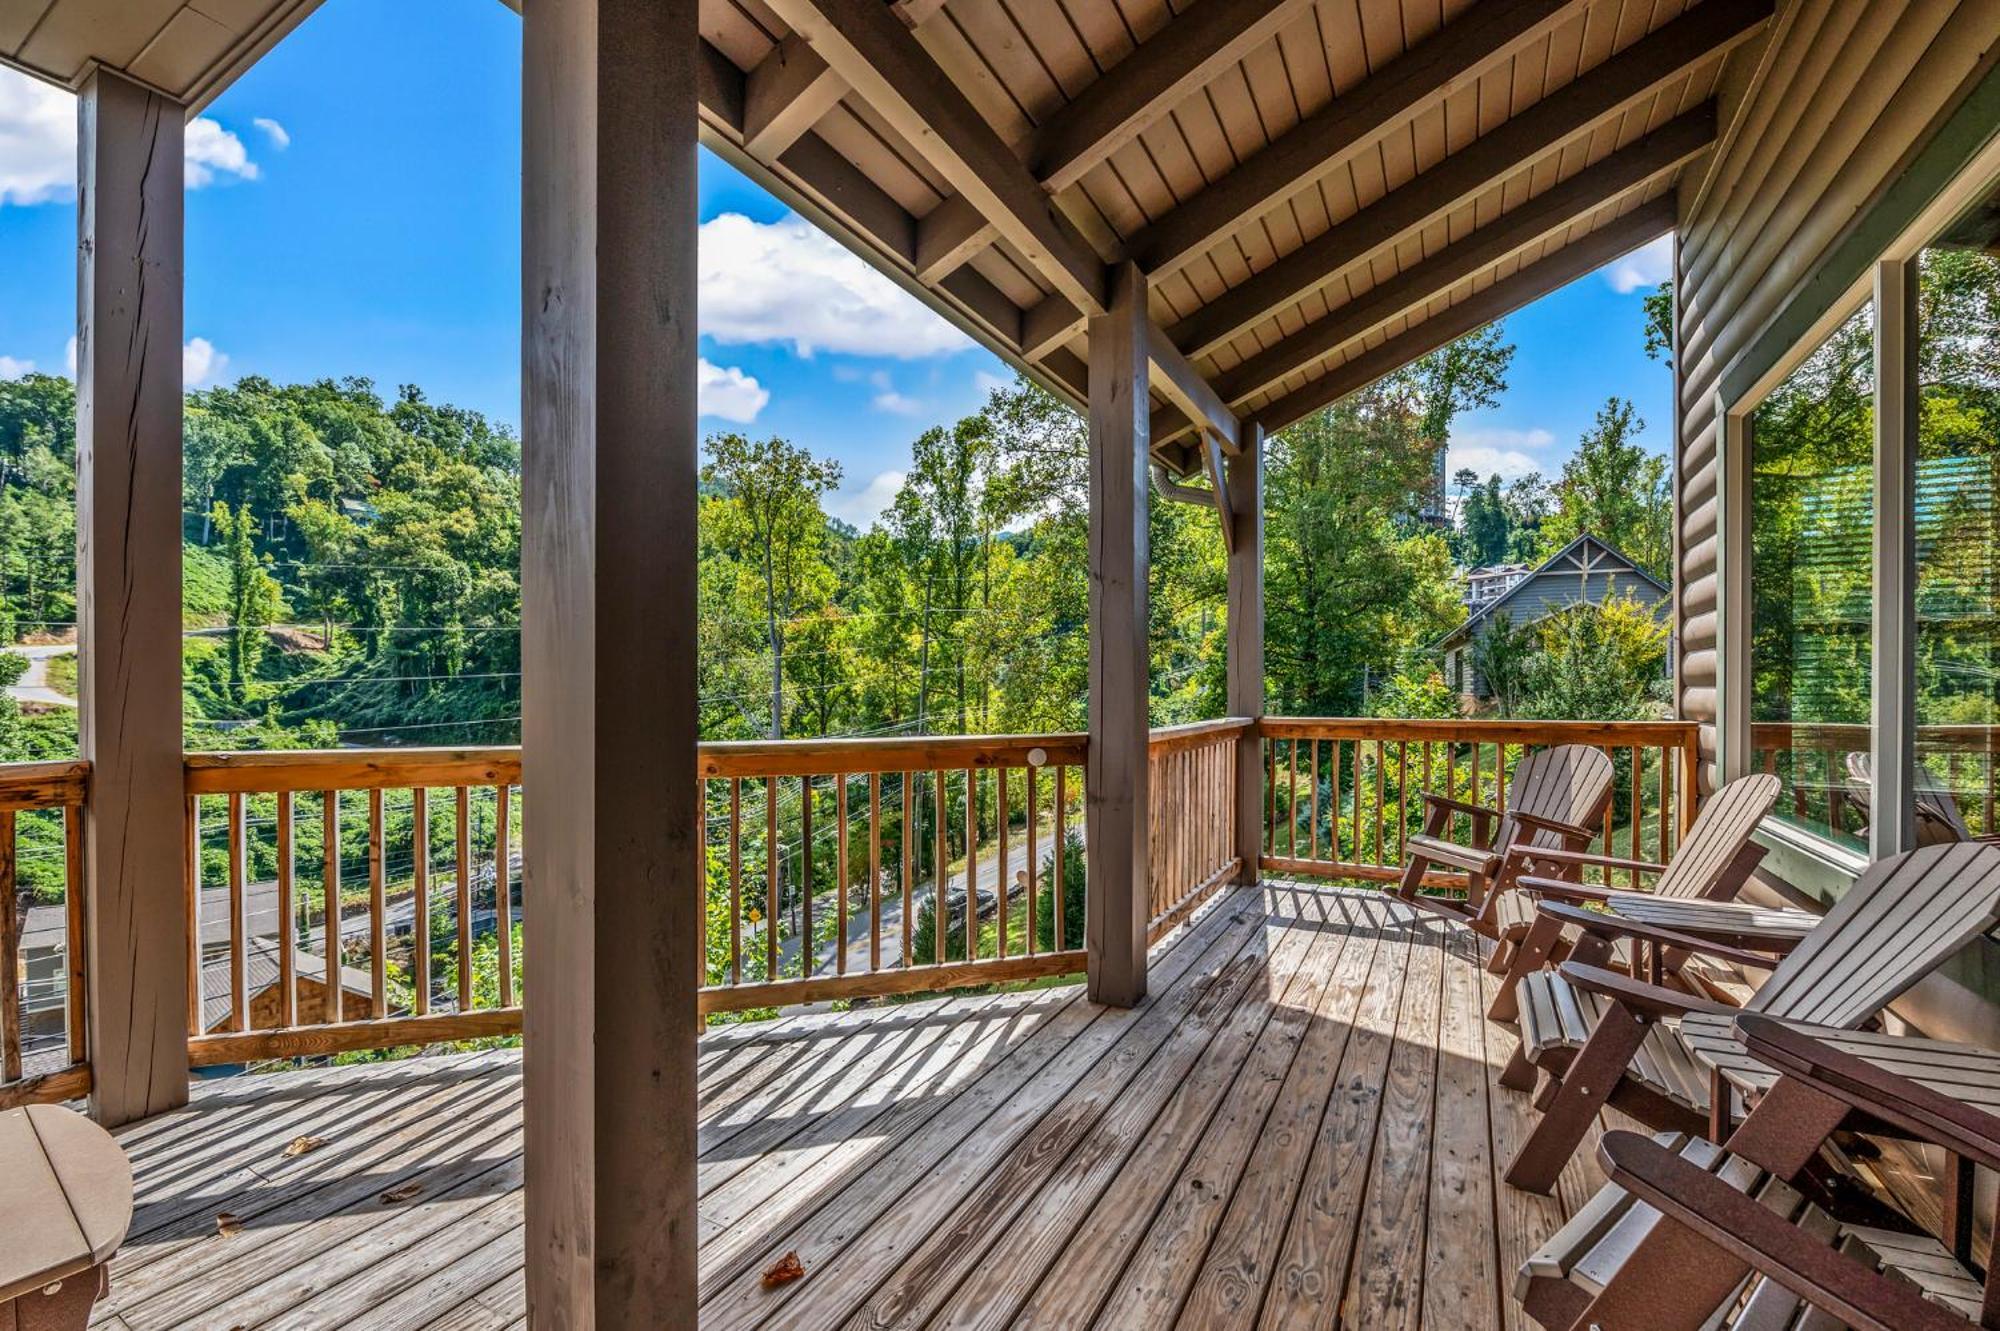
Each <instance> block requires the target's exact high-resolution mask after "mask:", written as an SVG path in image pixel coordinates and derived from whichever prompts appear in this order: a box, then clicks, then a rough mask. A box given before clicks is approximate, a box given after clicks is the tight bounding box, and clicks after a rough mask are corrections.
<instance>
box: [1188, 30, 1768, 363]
mask: <svg viewBox="0 0 2000 1331" xmlns="http://www.w3.org/2000/svg"><path fill="white" fill-rule="evenodd" d="M1771 9H1772V5H1771V0H1706V3H1703V4H1701V5H1698V6H1696V7H1695V8H1694V9H1692V10H1690V11H1688V12H1687V13H1686V14H1684V15H1683V16H1681V17H1680V18H1677V19H1675V20H1674V21H1673V22H1671V23H1669V24H1667V25H1666V26H1664V27H1662V28H1660V29H1659V30H1657V31H1656V32H1654V33H1653V34H1652V35H1650V36H1648V37H1645V38H1643V39H1641V40H1640V41H1639V42H1637V43H1635V44H1634V45H1632V46H1630V47H1627V48H1626V49H1625V50H1624V51H1622V52H1620V53H1619V54H1617V55H1615V56H1613V57H1612V58H1611V59H1610V60H1607V61H1606V62H1604V63H1603V64H1602V65H1599V66H1598V67H1597V68H1595V69H1593V70H1591V71H1590V72H1589V73H1587V74H1585V75H1584V76H1583V77H1582V78H1580V79H1577V80H1576V81H1575V82H1573V83H1570V84H1568V85H1566V86H1564V87H1563V88H1561V89H1559V90H1558V91H1556V92H1555V93H1553V94H1551V95H1550V96H1548V97H1547V98H1544V99H1543V100H1542V101H1539V102H1537V103H1535V104H1534V105H1533V106H1531V107H1529V108H1528V109H1527V110H1526V111H1524V112H1522V113H1521V114H1520V115H1517V116H1515V117H1514V118H1512V119H1511V120H1508V121H1506V122H1505V123H1503V124H1502V125H1501V126H1500V127H1499V128H1498V129H1497V130H1495V131H1494V132H1493V133H1491V134H1488V135H1486V136H1485V137H1483V138H1480V139H1477V140H1475V141H1474V142H1473V144H1472V146H1471V147H1470V148H1468V149H1467V150H1466V151H1464V152H1460V153H1454V154H1453V155H1452V156H1450V157H1447V158H1446V159H1445V160H1444V161H1443V162H1441V163H1440V164H1439V165H1438V166H1437V167H1436V168H1435V169H1434V170H1431V171H1426V172H1425V173H1423V174H1422V175H1420V176H1417V177H1415V178H1413V179H1412V180H1410V181H1409V182H1408V183H1406V184H1404V185H1401V186H1399V187H1397V188H1396V189H1393V190H1391V191H1390V192H1389V193H1388V194H1386V195H1384V196H1383V197H1382V198H1380V199H1379V200H1377V201H1376V202H1374V203H1373V204H1370V205H1369V206H1368V207H1366V208H1364V209H1362V210H1361V211H1360V212H1358V213H1356V214H1354V215H1353V216H1352V217H1349V218H1347V219H1346V220H1345V221H1343V222H1341V223H1340V224H1339V225H1337V226H1335V227H1333V228H1332V229H1330V230H1328V231H1326V232H1324V233H1322V234H1321V235H1319V236H1318V237H1316V238H1315V239H1313V240H1312V241H1310V242H1309V243H1307V244H1305V245H1303V246H1301V247H1300V248H1298V249H1296V250H1294V251H1292V252H1291V253H1290V254H1288V255H1286V256H1285V257H1284V258H1283V259H1280V260H1279V261H1278V262H1276V263H1274V264H1272V265H1271V266H1270V267H1268V268H1266V269H1264V270H1263V271H1262V272H1260V273H1258V274H1257V275H1256V276H1255V277H1253V278H1251V279H1250V280H1249V281H1247V282H1244V283H1241V284H1240V285H1238V286H1236V287H1235V288H1233V289H1232V290H1231V291H1229V292H1228V293H1227V294H1226V295H1224V296H1223V297H1222V298H1221V299H1219V300H1216V301H1214V302H1213V303H1211V304H1209V305H1207V306H1205V307H1204V308H1202V309H1200V310H1198V311H1196V312H1195V313H1194V314H1193V315H1191V316H1189V317H1188V318H1186V319H1184V320H1182V321H1181V322H1180V323H1179V324H1177V325H1176V326H1175V327H1174V328H1173V329H1171V330H1169V331H1170V332H1171V333H1172V335H1173V339H1174V344H1175V345H1176V346H1178V347H1180V349H1181V350H1182V351H1184V352H1186V353H1187V354H1188V355H1190V356H1194V357H1200V356H1202V355H1204V354H1206V353H1207V352H1208V351H1210V350H1212V349H1213V348H1215V347H1216V346H1218V345H1220V344H1221V343H1223V342H1225V341H1227V340H1228V339H1229V338H1231V337H1233V336H1234V335H1235V334H1236V333H1238V332H1240V331H1241V330H1243V329H1244V328H1246V327H1248V326H1249V325H1251V324H1254V323H1256V322H1257V321H1258V320H1260V319H1263V318H1265V317H1267V316H1269V315H1270V314H1271V313H1272V312H1273V311H1275V310H1277V309H1280V308H1282V307H1283V306H1285V305H1288V304H1290V303H1292V302H1293V301H1296V300H1298V299H1299V298H1300V297H1301V296H1303V295H1305V294H1307V293H1308V292H1311V291H1312V290H1314V289H1316V288H1317V287H1319V286H1321V285H1323V284H1324V283H1326V282H1329V281H1332V280H1334V279H1335V278H1337V277H1339V276H1340V275H1341V274H1343V273H1346V272H1348V271H1351V270H1352V269H1354V268H1355V267H1357V266H1358V265H1360V264H1363V263H1366V262H1367V261H1368V259H1369V258H1370V257H1371V256H1373V255H1375V254H1377V253H1379V252H1380V251H1382V250H1383V249H1385V248H1387V247H1388V246H1390V245H1393V244H1394V243H1395V242H1396V241H1397V239H1398V238H1399V237H1401V236H1403V235H1405V234H1407V233H1408V232H1410V231H1413V230H1416V229H1417V228H1419V227H1422V226H1424V225H1425V224H1426V223H1428V222H1429V221H1431V220H1432V219H1433V218H1435V217H1437V216H1439V215H1440V214H1442V213H1446V212H1449V211H1450V210H1451V209H1453V208H1455V207H1457V206H1458V205H1459V203H1460V202H1461V201H1462V200H1464V199H1466V198H1468V197H1470V196H1472V195H1475V194H1478V193H1479V192H1480V191H1482V190H1484V189H1487V188H1488V187H1490V186H1491V185H1493V184H1495V183H1497V182H1499V181H1501V180H1504V179H1505V178H1506V177H1507V176H1509V175H1512V174H1514V173H1515V172H1517V171H1519V170H1521V169H1522V168H1524V167H1526V166H1528V165H1529V164H1531V163H1533V162H1534V161H1535V159H1536V158H1538V157H1541V156H1542V155H1543V154H1545V153H1547V152H1549V151H1550V150H1551V149H1553V148H1556V147H1558V146H1559V145H1561V144H1562V143H1564V142H1566V141H1567V140H1569V139H1570V138H1572V137H1574V136H1576V135H1577V134H1580V133H1582V132H1583V131H1585V130H1587V129H1589V128H1590V127H1591V126H1593V125H1595V124H1596V123H1597V122H1598V121H1600V120H1602V119H1603V118H1604V117H1606V116H1609V115H1612V114H1614V113H1616V112H1617V111H1618V110H1620V109H1621V108H1622V107H1625V106H1627V105H1629V104H1631V103H1632V102H1635V101H1637V100H1638V99H1639V98H1641V97H1644V96H1646V95H1648V94H1650V93H1651V92H1653V91H1654V90H1655V89H1657V88H1658V87H1659V86H1660V85H1661V84H1663V83H1665V82H1667V81H1669V80H1671V79H1673V78H1675V77H1677V76H1678V75H1679V74H1680V73H1681V72H1682V71H1683V70H1684V69H1686V68H1687V67H1688V66H1689V65H1691V64H1696V63H1700V62H1703V61H1707V60H1711V59H1714V58H1716V57H1718V56H1719V55H1720V54H1722V53H1724V52H1726V51H1728V50H1729V49H1731V48H1732V47H1733V46H1735V45H1736V44H1737V43H1739V42H1741V41H1743V40H1746V39H1747V38H1748V37H1749V36H1750V35H1751V34H1753V33H1754V32H1755V31H1756V29H1757V28H1758V27H1759V26H1760V25H1761V24H1762V23H1763V22H1764V21H1765V20H1767V19H1768V18H1769V17H1770V15H1771Z"/></svg>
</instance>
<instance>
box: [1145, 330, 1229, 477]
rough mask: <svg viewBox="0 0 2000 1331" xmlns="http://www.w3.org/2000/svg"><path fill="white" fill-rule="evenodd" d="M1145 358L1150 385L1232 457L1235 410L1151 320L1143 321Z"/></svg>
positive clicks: (1191, 423) (1190, 422)
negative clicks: (1148, 367)
mask: <svg viewBox="0 0 2000 1331" xmlns="http://www.w3.org/2000/svg"><path fill="white" fill-rule="evenodd" d="M1146 358H1147V359H1148V360H1149V361H1151V362H1152V366H1153V386H1154V387H1156V388H1158V389H1159V390H1160V393H1161V395H1162V396H1163V397H1165V398H1166V399H1167V400H1168V401H1169V402H1171V403H1173V404H1174V405H1175V406H1177V407H1179V408H1180V409H1181V413H1182V414H1183V415H1185V416H1186V417H1187V418H1188V423H1189V424H1190V425H1192V426H1194V427H1195V428H1196V429H1198V430H1200V431H1202V432H1203V433H1204V434H1208V435H1212V436H1214V437H1216V438H1218V439H1220V440H1221V443H1222V446H1223V448H1225V449H1227V450H1228V452H1229V455H1230V456H1231V457H1234V456H1235V455H1236V454H1237V452H1238V451H1239V445H1238V441H1239V440H1240V439H1241V438H1242V430H1241V427H1240V425H1239V424H1238V423H1237V420H1236V413H1235V412H1233V411H1231V410H1230V409H1229V407H1228V405H1227V404H1225V403H1224V402H1223V400H1222V398H1221V397H1220V396H1219V395H1218V394H1217V393H1216V391H1215V389H1214V388H1213V387H1211V386H1210V385H1209V382H1208V380H1206V379H1204V378H1202V377H1201V375H1200V374H1199V373H1197V372H1196V371H1195V368H1194V366H1193V365H1191V364H1189V363H1188V359H1187V357H1185V356H1183V355H1181V353H1180V350H1179V348H1177V347H1175V346H1174V344H1173V343H1172V342H1169V341H1168V340H1167V335H1166V334H1165V333H1163V332H1161V331H1160V326H1159V325H1158V324H1156V323H1154V322H1153V321H1152V320H1151V319H1148V320H1147V321H1146Z"/></svg>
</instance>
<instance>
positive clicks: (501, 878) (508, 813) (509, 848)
mask: <svg viewBox="0 0 2000 1331" xmlns="http://www.w3.org/2000/svg"><path fill="white" fill-rule="evenodd" d="M732 784H735V785H740V784H741V783H740V782H736V783H732ZM494 798H495V799H497V800H498V801H499V803H498V805H497V806H496V808H495V811H494V815H493V895H494V901H495V905H496V914H497V917H498V921H499V925H500V1006H501V1007H512V1006H514V884H513V877H514V876H513V873H512V872H511V870H512V867H513V858H514V848H513V845H512V844H511V842H510V841H509V839H508V835H507V833H508V824H509V822H510V821H511V820H512V814H513V803H514V794H513V791H512V790H511V789H510V788H509V787H507V786H504V785H503V786H499V787H496V788H495V791H494ZM734 802H735V801H734V792H732V799H731V806H732V811H733V808H734ZM730 844H731V845H737V844H739V843H738V841H737V838H736V836H735V835H734V829H732V830H731V836H730ZM737 867H738V869H739V870H740V869H741V867H742V865H741V861H740V859H739V861H738V865H737ZM738 878H739V880H740V874H739V875H738ZM731 904H732V905H733V906H736V907H737V909H735V910H733V911H732V912H731V917H732V918H731V919H730V922H729V930H730V935H729V936H730V948H731V952H730V959H731V961H732V962H733V963H734V964H735V966H736V970H737V973H738V974H739V975H740V974H741V973H742V969H743V958H742V955H741V954H740V952H738V951H737V950H736V928H737V925H738V924H739V923H741V921H742V919H743V911H742V909H741V905H740V902H739V901H738V900H737V898H736V897H735V896H732V898H731Z"/></svg>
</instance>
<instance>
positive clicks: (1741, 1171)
mask: <svg viewBox="0 0 2000 1331" xmlns="http://www.w3.org/2000/svg"><path fill="white" fill-rule="evenodd" d="M1740 1030H1741V1037H1742V1045H1743V1047H1744V1048H1745V1050H1746V1052H1747V1053H1748V1054H1750V1055H1753V1056H1755V1057H1756V1058H1757V1059H1758V1060H1759V1065H1760V1066H1761V1067H1762V1068H1764V1070H1765V1072H1766V1074H1767V1077H1768V1078H1769V1080H1770V1082H1771V1085H1772V1089H1771V1090H1770V1091H1769V1092H1768V1094H1767V1095H1766V1096H1765V1098H1764V1099H1763V1101H1762V1102H1761V1103H1760V1105H1759V1108H1758V1109H1757V1111H1756V1112H1754V1113H1753V1114H1752V1115H1751V1117H1750V1118H1749V1119H1748V1120H1747V1121H1745V1123H1744V1124H1743V1126H1742V1128H1741V1129H1740V1130H1738V1131H1737V1133H1736V1134H1735V1135H1734V1136H1732V1137H1731V1138H1730V1140H1729V1143H1728V1148H1727V1149H1726V1150H1725V1149H1724V1148H1723V1147H1719V1146H1716V1145H1714V1144H1713V1143H1710V1142H1706V1141H1701V1140H1699V1139H1693V1140H1690V1139H1687V1138H1684V1137H1681V1136H1678V1135H1676V1134H1662V1135H1661V1136H1660V1137H1657V1138H1654V1139H1652V1140H1648V1139H1647V1138H1645V1137H1643V1136H1640V1135H1639V1134H1637V1133H1629V1132H1609V1133H1606V1134H1605V1136H1604V1141H1603V1143H1602V1145H1601V1146H1600V1148H1599V1155H1600V1157H1601V1158H1602V1160H1603V1162H1604V1166H1605V1172H1606V1173H1607V1174H1608V1175H1609V1176H1610V1178H1611V1182H1610V1183H1608V1184H1606V1185H1605V1187H1604V1188H1603V1189H1601V1190H1600V1191H1599V1192H1598V1193H1597V1195H1596V1196H1595V1197H1593V1198H1591V1199H1590V1200H1589V1201H1588V1202H1586V1203H1585V1204H1584V1205H1583V1207H1582V1208H1581V1209H1579V1210H1578V1212H1577V1214H1576V1216H1575V1217H1574V1218H1573V1219H1572V1220H1571V1221H1570V1222H1569V1223H1568V1224H1567V1225H1565V1226H1563V1228H1562V1229H1561V1230H1559V1231H1557V1233H1556V1234H1555V1235H1553V1236H1552V1237H1551V1238H1550V1239H1549V1240H1548V1242H1546V1243H1544V1244H1543V1245H1542V1247H1541V1248H1540V1249H1538V1250H1537V1251H1536V1252H1535V1253H1534V1255H1533V1256H1531V1257H1530V1258H1529V1259H1528V1260H1527V1262H1525V1263H1524V1264H1523V1265H1522V1267H1521V1270H1520V1273H1519V1275H1518V1276H1517V1277H1516V1279H1515V1286H1514V1292H1515V1297H1516V1298H1517V1299H1518V1300H1519V1301H1520V1303H1521V1305H1522V1307H1523V1308H1525V1309H1526V1310H1527V1312H1528V1314H1529V1316H1531V1317H1533V1318H1534V1319H1535V1320H1536V1321H1537V1322H1539V1323H1540V1324H1541V1325H1542V1326H1544V1327H1548V1328H1552V1329H1554V1328H1564V1329H1567V1328H1576V1327H1601V1328H1603V1331H1632V1329H1633V1328H1644V1331H1696V1328H1702V1329H1703V1331H1707V1329H1708V1328H1716V1329H1717V1331H1720V1329H1721V1328H1731V1329H1732V1331H1751V1329H1752V1328H1758V1329H1763V1328H1777V1327H1797V1328H1814V1329H1815V1331H1816V1329H1817V1328H1821V1327H1836V1326H1852V1327H1858V1328H1865V1329H1866V1331H1972V1329H1973V1328H1975V1327H1984V1328H1988V1329H1989V1331H1991V1329H1993V1328H2000V1264H1992V1263H1989V1264H1988V1269H1987V1272H1986V1276H1985V1278H1984V1280H1983V1281H1982V1280H1981V1278H1980V1277H1979V1276H1978V1275H1977V1274H1975V1272H1974V1271H1973V1269H1972V1268H1971V1266H1970V1264H1969V1263H1968V1261H1967V1260H1966V1259H1967V1257H1968V1256H1969V1255H1970V1253H1971V1250H1972V1225H1971V1215H1970V1209H1971V1208H1970V1207H1965V1208H1961V1209H1960V1211H1959V1213H1958V1214H1957V1215H1956V1216H1955V1217H1954V1218H1955V1219H1956V1221H1957V1223H1956V1224H1955V1225H1949V1226H1948V1228H1947V1232H1945V1233H1944V1234H1942V1235H1940V1236H1937V1237H1933V1236H1932V1235H1930V1234H1926V1233H1921V1232H1910V1231H1906V1230H1890V1229H1882V1228H1877V1227H1874V1226H1865V1225H1860V1224H1855V1223H1852V1222H1851V1221H1843V1220H1841V1219H1838V1218H1836V1217H1835V1216H1833V1215H1830V1214H1828V1213H1827V1212H1826V1211H1824V1210H1822V1209H1820V1207H1819V1206H1818V1205H1817V1204H1815V1203H1814V1202H1813V1201H1812V1200H1811V1199H1809V1198H1808V1197H1807V1196H1806V1195H1805V1194H1804V1193H1803V1192H1802V1191H1801V1190H1800V1189H1799V1188H1798V1187H1795V1186H1794V1184H1795V1183H1797V1182H1798V1181H1799V1176H1800V1174H1801V1173H1802V1171H1803V1170H1804V1169H1805V1167H1806V1166H1807V1164H1809V1163H1810V1162H1811V1161H1812V1160H1813V1158H1814V1157H1815V1156H1816V1155H1817V1154H1818V1152H1819V1150H1820V1147H1821V1146H1822V1145H1823V1144H1824V1143H1825V1140H1826V1138H1827V1136H1828V1135H1829V1134H1831V1133H1832V1132H1833V1130H1834V1129H1835V1128H1836V1127H1838V1126H1840V1125H1841V1124H1842V1123H1843V1122H1844V1121H1848V1120H1850V1119H1852V1120H1857V1121H1858V1122H1859V1123H1860V1124H1864V1125H1866V1126H1868V1127H1869V1128H1871V1129H1872V1130H1875V1131H1882V1130H1888V1131H1891V1132H1894V1133H1896V1134H1898V1135H1902V1136H1907V1137H1910V1138H1913V1139H1916V1140H1919V1141H1924V1142H1928V1143H1930V1144H1931V1145H1933V1146H1936V1147H1941V1148H1943V1149H1944V1150H1945V1151H1946V1152H1948V1153H1949V1154H1950V1155H1952V1156H1955V1157H1957V1158H1958V1159H1959V1160H1961V1161H1964V1162H1965V1163H1966V1165H1967V1166H1968V1168H1969V1166H1971V1165H1979V1166H1982V1167H1984V1168H1987V1169H1993V1168H1996V1167H2000V1115H1996V1113H1995V1110H1994V1106H1995V1104H1996V1103H2000V1053H1996V1052H1995V1051H1993V1050H1989V1049H1980V1048H1975V1047H1972V1046H1968V1045H1955V1044H1949V1043H1946V1042H1944V1041H1941V1040H1922V1039H1908V1038H1901V1037H1893V1036H1887V1035H1877V1034H1869V1033H1862V1032H1856V1033H1850V1032H1842V1031H1838V1030H1833V1029H1829V1028H1827V1027H1823V1026H1802V1025H1796V1024H1793V1023H1790V1022H1781V1021H1776V1020H1773V1019H1771V1018H1769V1017H1762V1016H1745V1017H1743V1018H1742V1021H1741V1026H1740Z"/></svg>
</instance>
